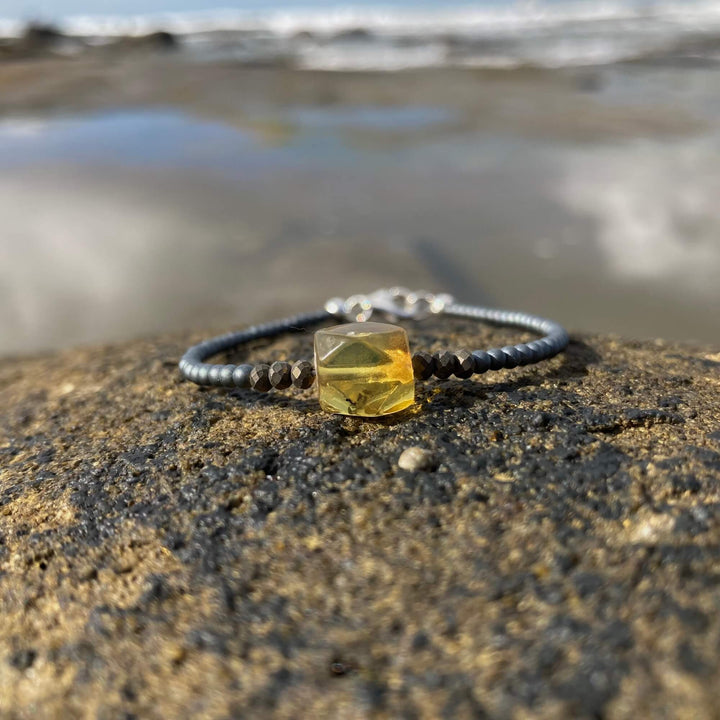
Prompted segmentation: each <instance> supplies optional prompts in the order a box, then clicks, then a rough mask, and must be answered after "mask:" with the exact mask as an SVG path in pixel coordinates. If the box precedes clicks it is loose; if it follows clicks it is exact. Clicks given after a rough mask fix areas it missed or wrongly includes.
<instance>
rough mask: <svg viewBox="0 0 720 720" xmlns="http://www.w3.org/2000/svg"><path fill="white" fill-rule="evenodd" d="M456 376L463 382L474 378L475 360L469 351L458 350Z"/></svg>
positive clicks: (456, 354)
mask: <svg viewBox="0 0 720 720" xmlns="http://www.w3.org/2000/svg"><path fill="white" fill-rule="evenodd" d="M455 364H456V368H455V376H456V377H459V378H460V379H462V380H466V379H467V378H469V377H472V374H473V373H474V372H475V358H474V357H473V356H472V353H471V352H469V351H468V350H458V352H456V353H455Z"/></svg>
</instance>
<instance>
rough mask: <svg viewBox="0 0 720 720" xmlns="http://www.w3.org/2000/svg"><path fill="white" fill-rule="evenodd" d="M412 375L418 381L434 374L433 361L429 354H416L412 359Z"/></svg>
mask: <svg viewBox="0 0 720 720" xmlns="http://www.w3.org/2000/svg"><path fill="white" fill-rule="evenodd" d="M412 366H413V373H414V374H415V377H416V378H417V379H418V380H427V379H428V378H431V377H432V375H433V373H434V372H435V360H434V359H433V356H432V355H431V354H430V353H427V352H422V351H421V352H416V353H415V354H414V355H413V359H412Z"/></svg>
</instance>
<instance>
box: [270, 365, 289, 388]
mask: <svg viewBox="0 0 720 720" xmlns="http://www.w3.org/2000/svg"><path fill="white" fill-rule="evenodd" d="M291 370H292V366H291V365H290V363H288V362H274V363H273V364H272V365H271V366H270V374H269V377H270V384H271V385H272V386H273V387H274V388H277V389H278V390H285V388H289V387H290V386H291V385H292V376H291V374H290V373H291Z"/></svg>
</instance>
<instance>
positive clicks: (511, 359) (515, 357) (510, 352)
mask: <svg viewBox="0 0 720 720" xmlns="http://www.w3.org/2000/svg"><path fill="white" fill-rule="evenodd" d="M502 351H503V352H504V353H505V357H506V358H507V360H506V361H505V367H506V368H509V369H512V368H514V367H517V366H518V365H519V364H520V360H521V359H522V354H521V353H520V352H519V351H518V350H517V349H516V348H515V346H514V345H506V346H505V347H504V348H503V349H502Z"/></svg>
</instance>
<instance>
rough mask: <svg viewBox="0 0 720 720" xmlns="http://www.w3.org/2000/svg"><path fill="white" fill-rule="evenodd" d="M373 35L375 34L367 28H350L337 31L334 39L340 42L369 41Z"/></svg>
mask: <svg viewBox="0 0 720 720" xmlns="http://www.w3.org/2000/svg"><path fill="white" fill-rule="evenodd" d="M373 37H374V36H373V34H372V33H371V32H370V31H369V30H366V29H365V28H350V29H348V30H341V31H340V32H338V33H336V34H335V35H333V38H332V39H333V40H337V41H338V42H369V41H370V40H372V39H373Z"/></svg>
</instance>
